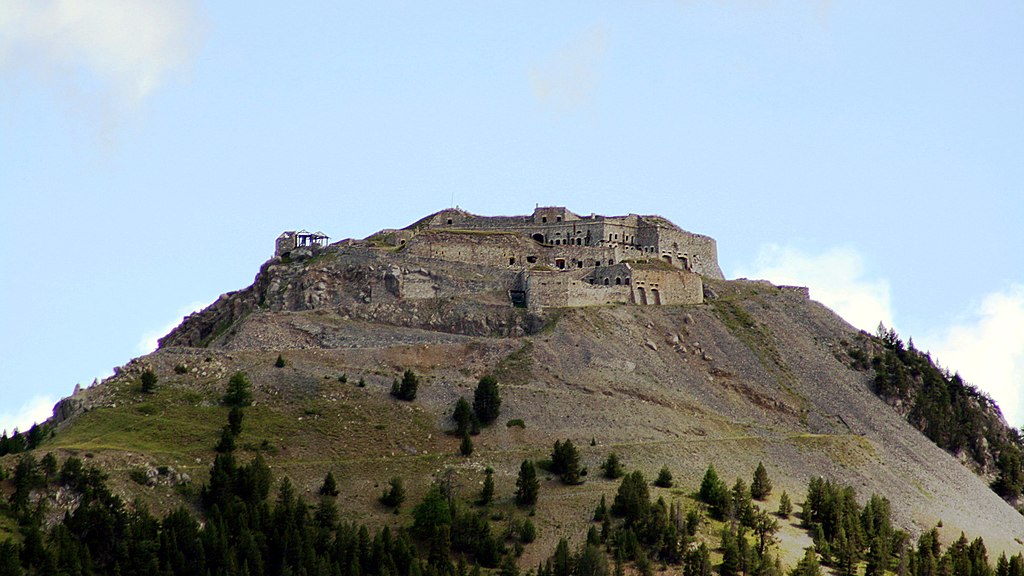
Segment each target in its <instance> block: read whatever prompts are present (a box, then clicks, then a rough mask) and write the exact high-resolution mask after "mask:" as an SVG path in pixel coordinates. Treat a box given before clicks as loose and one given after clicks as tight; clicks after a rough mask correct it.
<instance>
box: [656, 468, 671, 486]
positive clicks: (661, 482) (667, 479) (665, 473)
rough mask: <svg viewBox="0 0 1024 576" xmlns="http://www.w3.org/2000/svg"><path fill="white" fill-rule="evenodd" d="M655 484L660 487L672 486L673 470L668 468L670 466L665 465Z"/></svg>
mask: <svg viewBox="0 0 1024 576" xmlns="http://www.w3.org/2000/svg"><path fill="white" fill-rule="evenodd" d="M654 485H655V486H657V487H659V488H671V487H672V472H671V471H670V470H669V469H668V466H663V467H662V468H661V471H660V472H658V477H657V478H656V479H655V480H654Z"/></svg>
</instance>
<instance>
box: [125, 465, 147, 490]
mask: <svg viewBox="0 0 1024 576" xmlns="http://www.w3.org/2000/svg"><path fill="white" fill-rule="evenodd" d="M128 478H129V479H131V481H132V482H135V483H136V484H138V485H139V486H145V485H146V484H149V477H148V476H147V475H146V469H145V468H141V467H136V468H132V469H131V470H129V471H128Z"/></svg>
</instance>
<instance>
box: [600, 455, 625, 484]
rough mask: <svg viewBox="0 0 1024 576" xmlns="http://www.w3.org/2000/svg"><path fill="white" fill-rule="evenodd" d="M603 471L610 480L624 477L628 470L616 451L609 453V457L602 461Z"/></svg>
mask: <svg viewBox="0 0 1024 576" xmlns="http://www.w3.org/2000/svg"><path fill="white" fill-rule="evenodd" d="M601 473H602V474H603V475H604V477H605V478H608V479H609V480H615V479H617V478H622V476H623V475H624V474H625V473H626V471H625V470H624V469H623V467H622V461H621V460H619V455H618V454H616V453H615V452H612V453H610V454H608V457H607V458H605V460H604V462H602V463H601Z"/></svg>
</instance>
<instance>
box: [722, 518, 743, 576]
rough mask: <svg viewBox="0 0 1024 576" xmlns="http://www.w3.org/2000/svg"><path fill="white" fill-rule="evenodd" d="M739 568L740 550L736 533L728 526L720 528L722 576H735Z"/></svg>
mask: <svg viewBox="0 0 1024 576" xmlns="http://www.w3.org/2000/svg"><path fill="white" fill-rule="evenodd" d="M739 568H740V551H739V546H738V544H737V542H736V535H735V534H733V533H732V531H731V530H729V528H728V527H726V528H723V529H722V565H721V567H720V573H721V574H722V576H736V574H737V573H738V572H739Z"/></svg>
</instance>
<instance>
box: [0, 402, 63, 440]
mask: <svg viewBox="0 0 1024 576" xmlns="http://www.w3.org/2000/svg"><path fill="white" fill-rule="evenodd" d="M56 403H57V400H56V399H54V398H53V397H52V396H45V395H40V396H34V397H33V398H32V399H31V400H29V401H28V402H26V403H24V404H22V405H21V406H20V407H18V409H17V410H14V411H13V412H9V411H4V412H0V430H2V431H6V432H7V434H8V435H10V434H11V433H13V432H14V431H15V430H19V431H21V432H25V431H27V430H28V429H29V428H31V427H32V425H33V424H37V423H39V422H42V421H44V420H46V419H47V418H49V417H50V416H51V415H52V414H53V405H54V404H56Z"/></svg>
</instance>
